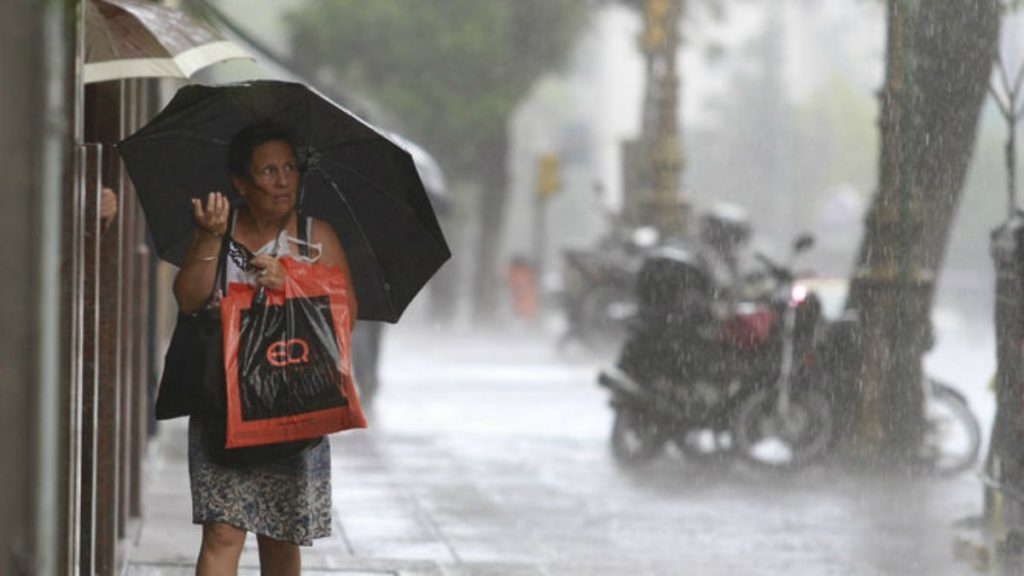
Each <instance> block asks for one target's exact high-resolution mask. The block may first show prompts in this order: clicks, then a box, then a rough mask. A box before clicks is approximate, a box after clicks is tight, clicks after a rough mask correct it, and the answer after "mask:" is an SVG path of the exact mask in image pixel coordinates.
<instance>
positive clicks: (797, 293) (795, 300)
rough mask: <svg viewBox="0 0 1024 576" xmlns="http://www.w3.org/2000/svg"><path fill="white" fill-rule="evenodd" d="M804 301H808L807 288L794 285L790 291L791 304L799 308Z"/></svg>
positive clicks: (801, 285)
mask: <svg viewBox="0 0 1024 576" xmlns="http://www.w3.org/2000/svg"><path fill="white" fill-rule="evenodd" d="M804 300H807V286H804V285H803V284H794V285H793V288H792V290H790V291H789V303H790V304H792V305H794V306H798V305H800V304H803V302H804Z"/></svg>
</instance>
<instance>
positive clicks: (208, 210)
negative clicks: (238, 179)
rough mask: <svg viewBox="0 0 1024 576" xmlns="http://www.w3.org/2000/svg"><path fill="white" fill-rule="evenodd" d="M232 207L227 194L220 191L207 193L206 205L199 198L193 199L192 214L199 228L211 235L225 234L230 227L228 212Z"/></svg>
mask: <svg viewBox="0 0 1024 576" xmlns="http://www.w3.org/2000/svg"><path fill="white" fill-rule="evenodd" d="M230 212H231V207H230V205H229V204H228V198H227V196H225V195H223V194H221V193H220V192H210V193H209V194H207V195H206V206H203V201H202V200H201V199H199V198H193V199H192V215H193V216H194V217H195V219H196V224H197V225H198V226H199V229H200V230H202V231H203V232H206V233H207V234H210V235H211V236H223V235H224V233H225V232H227V229H228V214H230Z"/></svg>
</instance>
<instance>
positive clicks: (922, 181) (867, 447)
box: [843, 0, 999, 462]
mask: <svg viewBox="0 0 1024 576" xmlns="http://www.w3.org/2000/svg"><path fill="white" fill-rule="evenodd" d="M998 11H999V7H998V4H997V1H996V0H959V1H957V2H931V1H923V0H889V2H888V45H887V50H886V58H887V59H886V77H885V86H884V87H883V90H882V93H881V95H880V98H881V115H880V119H879V129H880V132H881V155H880V158H879V182H878V191H877V193H876V196H875V199H874V201H873V203H872V206H871V209H870V211H869V213H868V216H867V220H866V233H865V237H864V241H863V243H862V245H861V251H860V258H859V261H858V266H857V268H856V269H855V271H854V276H853V278H852V283H851V288H850V297H849V300H848V302H847V308H850V309H856V310H859V311H860V321H861V325H862V328H863V332H862V334H863V339H862V342H863V344H864V345H863V356H862V362H861V369H860V381H859V390H858V391H859V396H860V403H859V406H858V407H857V408H858V414H857V418H856V419H855V424H854V425H853V426H852V429H851V430H846V431H843V432H845V433H846V436H845V437H847V438H852V440H853V441H852V443H851V447H852V448H854V450H855V451H856V452H857V453H858V454H859V455H861V456H865V457H867V458H868V459H878V460H880V461H907V462H909V461H912V458H911V457H912V456H913V455H915V454H916V453H917V452H918V450H919V449H920V445H921V440H922V435H923V432H924V415H923V402H922V388H921V379H922V378H921V376H922V375H921V356H922V354H923V353H924V352H925V351H926V348H927V346H928V340H929V338H928V335H929V330H930V327H929V320H928V315H929V310H930V308H931V303H932V298H933V294H934V287H935V282H934V279H935V274H936V271H937V270H938V268H939V266H940V265H941V262H942V257H943V254H944V253H945V248H946V244H947V243H948V239H949V231H950V225H951V223H952V219H953V215H954V213H955V211H956V207H957V204H958V201H959V198H960V192H961V190H962V187H963V182H964V179H965V177H966V173H967V167H968V164H969V162H970V159H971V155H972V152H973V148H974V142H975V133H976V128H977V122H978V115H979V111H980V108H981V104H982V103H983V101H984V97H985V93H986V87H987V82H988V77H989V71H990V70H991V65H992V61H993V58H994V55H995V48H996V42H997V40H998V22H999V12H998Z"/></svg>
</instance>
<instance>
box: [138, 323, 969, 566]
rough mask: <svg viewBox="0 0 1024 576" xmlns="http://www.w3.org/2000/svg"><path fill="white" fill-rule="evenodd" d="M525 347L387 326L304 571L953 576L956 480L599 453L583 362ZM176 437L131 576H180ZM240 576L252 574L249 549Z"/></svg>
mask: <svg viewBox="0 0 1024 576" xmlns="http://www.w3.org/2000/svg"><path fill="white" fill-rule="evenodd" d="M554 342H555V338H554V337H552V336H549V335H546V334H538V333H531V332H527V331H525V330H510V331H506V332H503V333H500V334H490V335H480V334H476V333H463V334H459V333H453V332H451V331H449V332H440V331H427V332H424V331H416V330H414V329H407V328H406V327H404V326H403V327H397V328H390V327H389V331H388V332H387V333H386V336H385V348H384V359H383V362H384V365H383V387H382V390H381V394H380V396H379V398H378V403H377V406H376V408H375V410H374V412H373V413H372V414H371V428H370V429H369V430H368V431H357V432H347V433H343V434H339V435H335V436H333V437H332V439H331V441H332V446H333V452H332V456H333V463H334V464H333V465H334V475H333V483H334V484H333V486H334V488H333V490H334V492H333V512H334V533H333V535H332V536H331V537H330V538H328V539H324V540H318V541H317V542H316V544H315V545H314V546H313V547H312V548H307V549H305V550H304V557H303V564H304V572H305V573H309V574H343V575H353V574H356V575H370V574H374V575H380V574H400V575H403V576H413V575H459V576H463V575H464V576H469V575H474V576H477V575H479V576H491V575H508V576H520V575H522V576H533V575H550V576H562V575H567V576H569V575H580V576H605V575H608V576H610V575H622V576H627V575H628V576H636V575H677V574H698V575H719V574H722V575H725V574H745V575H753V574H766V575H768V574H785V575H787V576H800V575H814V576H820V575H832V574H835V575H851V576H860V575H864V576H869V575H870V576H874V575H889V574H891V575H900V576H905V575H915V574H921V575H925V574H927V575H929V576H932V575H934V576H943V575H953V574H956V575H961V574H970V573H971V572H970V569H969V568H967V567H965V566H964V565H963V564H957V563H955V562H954V560H953V556H952V548H953V536H954V533H955V528H954V523H955V522H956V521H957V520H959V519H962V518H965V517H968V516H972V515H976V514H977V513H978V512H979V511H980V510H981V486H980V483H979V482H978V480H977V479H976V478H975V477H974V476H973V475H972V474H970V473H967V474H963V475H960V476H958V477H955V478H952V479H946V480H911V479H894V480H889V481H883V480H879V479H871V478H864V477H862V476H858V475H856V474H852V475H851V474H850V473H849V471H843V470H838V469H833V468H821V467H819V468H816V469H812V470H808V471H806V472H805V473H802V474H800V475H797V476H792V477H781V478H780V477H767V476H764V475H762V474H759V473H757V472H755V471H752V470H749V469H746V468H744V467H742V466H737V465H731V464H721V463H719V464H713V465H705V466H698V465H695V464H692V463H689V462H686V461H684V460H683V459H682V458H680V457H678V456H677V455H675V454H672V453H667V454H666V455H665V456H663V457H661V458H660V459H659V460H657V461H656V462H654V463H652V464H651V465H648V466H644V467H641V468H638V469H634V470H624V469H622V468H621V467H619V466H618V465H616V463H615V462H614V461H613V460H612V458H611V455H610V453H609V450H608V445H607V444H608V442H607V439H608V433H609V429H610V426H611V413H610V411H609V409H608V406H607V404H606V395H605V394H604V391H603V389H600V388H598V387H597V386H596V385H595V383H594V377H595V375H596V371H597V369H598V367H599V365H600V362H599V359H598V358H596V357H595V356H593V355H590V354H586V353H582V352H581V351H579V350H573V349H570V350H568V351H563V352H561V353H560V352H559V351H557V350H556V346H555V345H554ZM185 432H186V430H185V423H184V422H183V421H181V422H177V421H176V422H170V423H167V424H165V425H163V426H162V428H161V433H160V436H159V437H158V440H157V441H156V442H155V443H154V444H153V446H152V447H151V448H152V449H151V453H150V455H149V458H148V460H147V465H146V479H147V483H146V485H145V487H144V490H145V495H144V506H145V517H144V519H143V522H142V523H141V525H140V529H139V533H138V534H137V535H136V543H135V545H134V546H133V547H132V549H131V551H130V566H129V570H128V574H130V575H133V576H184V575H187V574H192V573H193V570H194V568H193V567H192V566H193V564H192V563H193V561H194V557H195V553H196V551H197V550H198V543H199V528H198V527H195V526H192V524H191V520H190V519H191V510H190V501H189V494H188V476H187V462H186V455H185ZM242 564H243V566H244V567H245V569H244V570H243V572H242V574H258V570H257V569H256V567H257V566H258V562H257V557H256V550H255V541H254V539H253V538H252V537H251V536H250V540H249V542H248V543H247V546H246V551H245V554H244V556H243V561H242Z"/></svg>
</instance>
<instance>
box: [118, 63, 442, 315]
mask: <svg viewBox="0 0 1024 576" xmlns="http://www.w3.org/2000/svg"><path fill="white" fill-rule="evenodd" d="M260 121H272V122H274V123H276V124H279V125H283V126H285V127H286V128H288V129H289V131H290V133H291V135H292V138H293V139H294V143H295V146H296V153H297V155H298V156H299V161H300V164H302V165H303V168H304V172H303V178H302V183H301V184H300V199H299V204H300V210H301V212H302V213H303V214H305V215H310V216H315V217H317V218H321V219H323V220H327V221H329V222H330V223H331V224H332V225H333V226H334V229H335V230H336V231H337V233H338V237H339V239H340V240H341V243H342V245H343V247H344V248H345V254H346V256H347V257H348V260H349V265H350V268H351V271H352V280H353V283H354V284H355V289H356V296H357V298H358V300H359V317H360V318H362V319H366V320H385V321H389V322H395V321H397V320H398V317H399V316H401V314H402V311H403V310H405V307H406V306H407V305H408V304H409V302H410V301H411V300H412V298H413V296H415V295H416V293H417V292H418V291H419V290H420V288H422V287H423V285H424V284H426V282H427V280H428V279H430V277H431V275H433V274H434V272H435V271H437V269H438V268H439V267H440V266H441V264H442V263H444V262H445V260H447V259H448V258H449V257H450V256H451V253H450V252H449V250H448V245H447V244H446V243H445V239H444V236H443V234H442V233H441V228H440V227H439V226H438V224H437V218H436V217H435V215H434V211H433V208H432V207H431V205H430V201H429V200H428V198H427V194H426V192H425V191H424V188H423V183H422V182H421V181H420V177H419V175H418V174H417V172H416V166H415V164H414V162H413V159H412V157H411V156H410V154H409V153H408V152H407V151H406V150H405V149H403V148H402V147H401V146H399V145H397V144H395V143H394V142H392V141H391V140H390V139H388V138H387V137H385V136H384V135H382V134H381V133H380V132H379V131H378V130H376V129H375V128H373V127H372V126H370V125H369V124H367V123H366V122H364V121H362V120H360V119H359V118H358V117H356V116H355V115H353V114H352V113H350V112H348V111H347V110H345V109H344V108H342V107H340V106H338V105H337V104H335V103H333V102H331V101H330V100H328V99H327V98H325V97H324V96H322V95H320V94H318V93H317V92H315V91H313V90H312V89H310V88H309V87H307V86H305V85H302V84H296V83H291V82H278V81H268V80H260V81H254V82H244V83H240V84H228V85H223V86H199V85H189V86H185V87H183V88H181V89H180V90H178V93H177V94H175V96H174V98H173V99H172V100H171V102H170V103H169V104H168V105H167V107H166V108H164V109H163V110H162V111H161V112H160V114H158V115H157V116H156V117H155V118H153V119H152V120H151V121H150V122H149V123H148V124H146V126H144V127H143V128H142V129H141V130H139V131H138V132H136V133H135V134H132V135H131V136H129V137H128V138H126V139H125V140H123V141H121V142H119V143H118V150H119V151H120V153H121V156H122V158H123V159H124V161H125V164H126V165H127V168H128V174H129V175H130V176H131V179H132V182H133V183H134V185H135V190H136V192H137V193H138V196H139V200H140V202H141V203H142V209H143V211H144V212H145V214H146V222H147V224H148V225H149V230H150V232H151V234H152V236H153V240H154V243H155V245H156V250H157V254H158V255H159V256H160V257H161V258H163V259H164V260H167V261H168V262H171V263H172V264H179V265H180V263H181V261H182V259H183V257H184V255H185V251H186V249H187V247H188V243H189V238H190V235H191V233H192V229H193V227H194V226H195V222H194V220H193V217H192V208H191V204H190V202H189V199H190V198H194V197H204V196H205V194H206V193H207V192H210V191H214V190H219V191H221V192H225V193H228V194H229V195H230V196H232V198H235V196H236V193H235V191H234V188H233V187H232V185H231V181H230V176H229V172H228V145H229V144H230V142H231V139H232V137H233V136H234V135H235V134H236V133H237V132H238V131H239V130H241V129H242V128H245V127H246V126H248V125H250V124H253V123H255V122H260Z"/></svg>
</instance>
